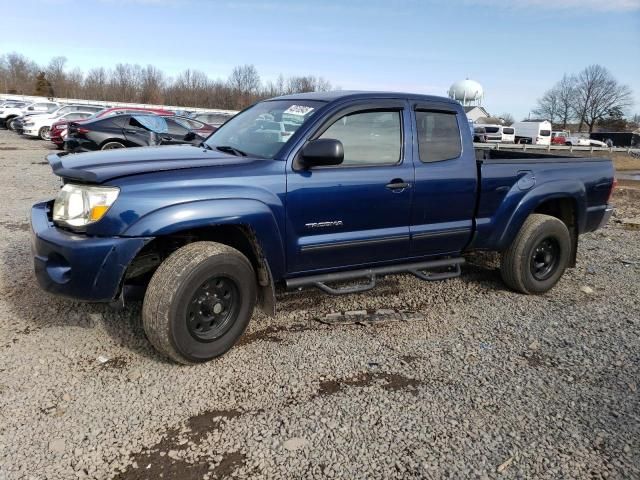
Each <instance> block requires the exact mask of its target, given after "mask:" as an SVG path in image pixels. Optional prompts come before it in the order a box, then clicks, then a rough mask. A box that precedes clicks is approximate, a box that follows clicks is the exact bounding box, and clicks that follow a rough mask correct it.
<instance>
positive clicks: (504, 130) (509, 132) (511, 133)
mask: <svg viewBox="0 0 640 480" xmlns="http://www.w3.org/2000/svg"><path fill="white" fill-rule="evenodd" d="M500 133H501V134H502V143H515V141H516V131H515V129H514V128H513V127H505V126H502V127H500Z"/></svg>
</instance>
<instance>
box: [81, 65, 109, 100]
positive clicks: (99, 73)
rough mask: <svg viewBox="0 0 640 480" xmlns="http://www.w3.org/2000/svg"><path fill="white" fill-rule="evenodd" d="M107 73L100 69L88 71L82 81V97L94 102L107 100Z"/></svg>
mask: <svg viewBox="0 0 640 480" xmlns="http://www.w3.org/2000/svg"><path fill="white" fill-rule="evenodd" d="M108 81H109V80H108V75H107V71H106V70H105V69H104V68H102V67H99V68H94V69H91V70H89V72H88V73H87V76H86V78H85V80H84V95H85V96H86V98H92V99H95V100H107V84H108Z"/></svg>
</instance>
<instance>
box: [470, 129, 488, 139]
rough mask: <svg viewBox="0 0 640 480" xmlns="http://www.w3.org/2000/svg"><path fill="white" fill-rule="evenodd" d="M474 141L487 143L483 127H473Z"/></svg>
mask: <svg viewBox="0 0 640 480" xmlns="http://www.w3.org/2000/svg"><path fill="white" fill-rule="evenodd" d="M473 142H474V143H487V131H486V130H485V129H484V127H474V129H473Z"/></svg>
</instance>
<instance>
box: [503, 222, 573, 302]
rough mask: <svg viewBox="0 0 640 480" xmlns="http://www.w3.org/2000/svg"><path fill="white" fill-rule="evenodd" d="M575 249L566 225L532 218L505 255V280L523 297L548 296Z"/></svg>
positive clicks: (525, 224)
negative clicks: (545, 294) (531, 295)
mask: <svg viewBox="0 0 640 480" xmlns="http://www.w3.org/2000/svg"><path fill="white" fill-rule="evenodd" d="M571 248H572V247H571V234H570V233H569V229H568V228H567V226H566V225H565V224H564V222H562V221H561V220H559V219H557V218H555V217H551V216H549V215H541V214H537V213H536V214H533V215H530V216H529V218H527V220H526V221H525V222H524V225H523V226H522V228H521V229H520V231H519V232H518V235H517V236H516V238H515V240H514V241H513V243H512V244H511V246H510V247H509V248H508V249H507V250H505V251H504V252H503V254H502V262H501V266H500V271H501V273H502V279H503V280H504V282H505V283H506V284H507V285H508V286H509V287H510V288H512V289H513V290H516V291H518V292H521V293H527V294H540V293H545V292H547V291H548V290H550V289H551V288H552V287H553V286H554V285H555V284H556V283H557V282H558V280H560V277H562V274H563V273H564V271H565V270H566V268H567V265H568V264H569V259H570V257H571Z"/></svg>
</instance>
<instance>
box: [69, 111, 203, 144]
mask: <svg viewBox="0 0 640 480" xmlns="http://www.w3.org/2000/svg"><path fill="white" fill-rule="evenodd" d="M148 117H155V118H159V119H162V120H163V121H164V122H165V123H166V132H165V133H161V134H159V135H157V136H156V138H157V140H158V141H159V143H160V144H162V145H178V144H188V143H192V144H194V145H197V144H199V143H201V142H202V140H204V137H203V136H201V135H198V134H197V133H196V132H194V131H193V130H191V129H189V128H187V127H186V126H185V125H183V124H182V123H179V122H178V121H176V120H175V119H174V118H172V117H168V116H159V115H153V114H124V115H114V116H109V117H106V118H94V119H92V120H85V121H80V122H70V123H69V125H68V127H67V138H66V139H65V141H64V148H65V150H67V151H68V152H73V153H75V152H88V151H94V150H111V149H114V148H127V147H146V146H149V145H153V144H154V142H153V138H154V136H153V135H151V133H154V132H152V130H151V129H150V128H149V127H148V126H147V125H146V123H147V121H146V119H147V118H148ZM179 120H180V119H179Z"/></svg>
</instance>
